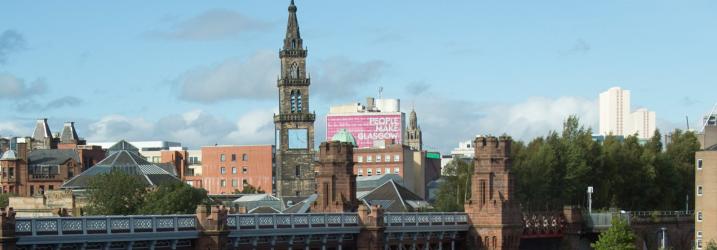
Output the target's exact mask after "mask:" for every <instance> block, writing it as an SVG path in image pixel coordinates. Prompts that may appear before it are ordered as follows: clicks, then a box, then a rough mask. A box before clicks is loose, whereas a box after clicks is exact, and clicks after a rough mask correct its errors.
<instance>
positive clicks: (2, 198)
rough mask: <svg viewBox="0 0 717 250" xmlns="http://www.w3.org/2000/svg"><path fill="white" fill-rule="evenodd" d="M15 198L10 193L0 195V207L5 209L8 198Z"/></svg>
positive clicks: (8, 202)
mask: <svg viewBox="0 0 717 250" xmlns="http://www.w3.org/2000/svg"><path fill="white" fill-rule="evenodd" d="M13 196H15V195H14V194H11V193H4V194H0V207H7V206H8V205H10V197H13Z"/></svg>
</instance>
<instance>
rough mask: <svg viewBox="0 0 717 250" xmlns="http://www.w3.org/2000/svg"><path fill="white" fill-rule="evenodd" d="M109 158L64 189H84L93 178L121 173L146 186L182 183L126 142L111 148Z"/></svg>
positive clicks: (70, 182)
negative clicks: (134, 177) (111, 173)
mask: <svg viewBox="0 0 717 250" xmlns="http://www.w3.org/2000/svg"><path fill="white" fill-rule="evenodd" d="M110 152H112V153H111V154H110V155H109V156H107V157H106V158H105V159H103V160H102V161H100V162H98V163H97V164H95V165H94V166H92V167H91V168H89V169H87V171H85V172H82V174H80V175H78V176H75V177H74V178H72V179H70V180H69V181H67V182H66V183H65V184H63V185H62V188H69V189H83V188H86V187H87V186H88V185H89V182H90V180H91V179H92V177H93V176H96V175H100V174H108V173H110V172H114V171H121V172H124V173H125V174H128V175H132V176H136V177H137V179H138V180H139V181H140V182H141V183H142V184H144V185H146V186H157V185H160V184H163V183H170V182H180V181H181V180H179V179H178V178H177V177H176V176H175V175H173V174H172V173H170V172H167V171H166V170H164V169H163V168H162V167H160V166H157V165H156V164H153V163H151V162H148V161H147V160H145V159H144V157H142V156H140V155H139V150H137V148H136V147H134V146H132V145H131V144H129V143H127V142H126V141H120V142H118V143H117V144H115V145H114V146H112V147H110Z"/></svg>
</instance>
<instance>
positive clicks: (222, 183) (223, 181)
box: [219, 180, 227, 187]
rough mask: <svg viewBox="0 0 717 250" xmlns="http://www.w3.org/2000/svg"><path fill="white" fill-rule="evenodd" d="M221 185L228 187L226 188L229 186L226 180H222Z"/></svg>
mask: <svg viewBox="0 0 717 250" xmlns="http://www.w3.org/2000/svg"><path fill="white" fill-rule="evenodd" d="M219 185H220V186H222V187H226V186H227V181H226V180H221V181H220V182H219Z"/></svg>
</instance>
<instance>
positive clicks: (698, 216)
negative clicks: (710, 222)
mask: <svg viewBox="0 0 717 250" xmlns="http://www.w3.org/2000/svg"><path fill="white" fill-rule="evenodd" d="M702 219H704V218H702V211H699V212H697V222H702Z"/></svg>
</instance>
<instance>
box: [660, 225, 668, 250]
mask: <svg viewBox="0 0 717 250" xmlns="http://www.w3.org/2000/svg"><path fill="white" fill-rule="evenodd" d="M660 230H662V239H661V240H660V246H662V248H660V249H667V241H666V240H665V238H666V236H667V235H665V231H666V230H667V228H666V227H661V228H660Z"/></svg>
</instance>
